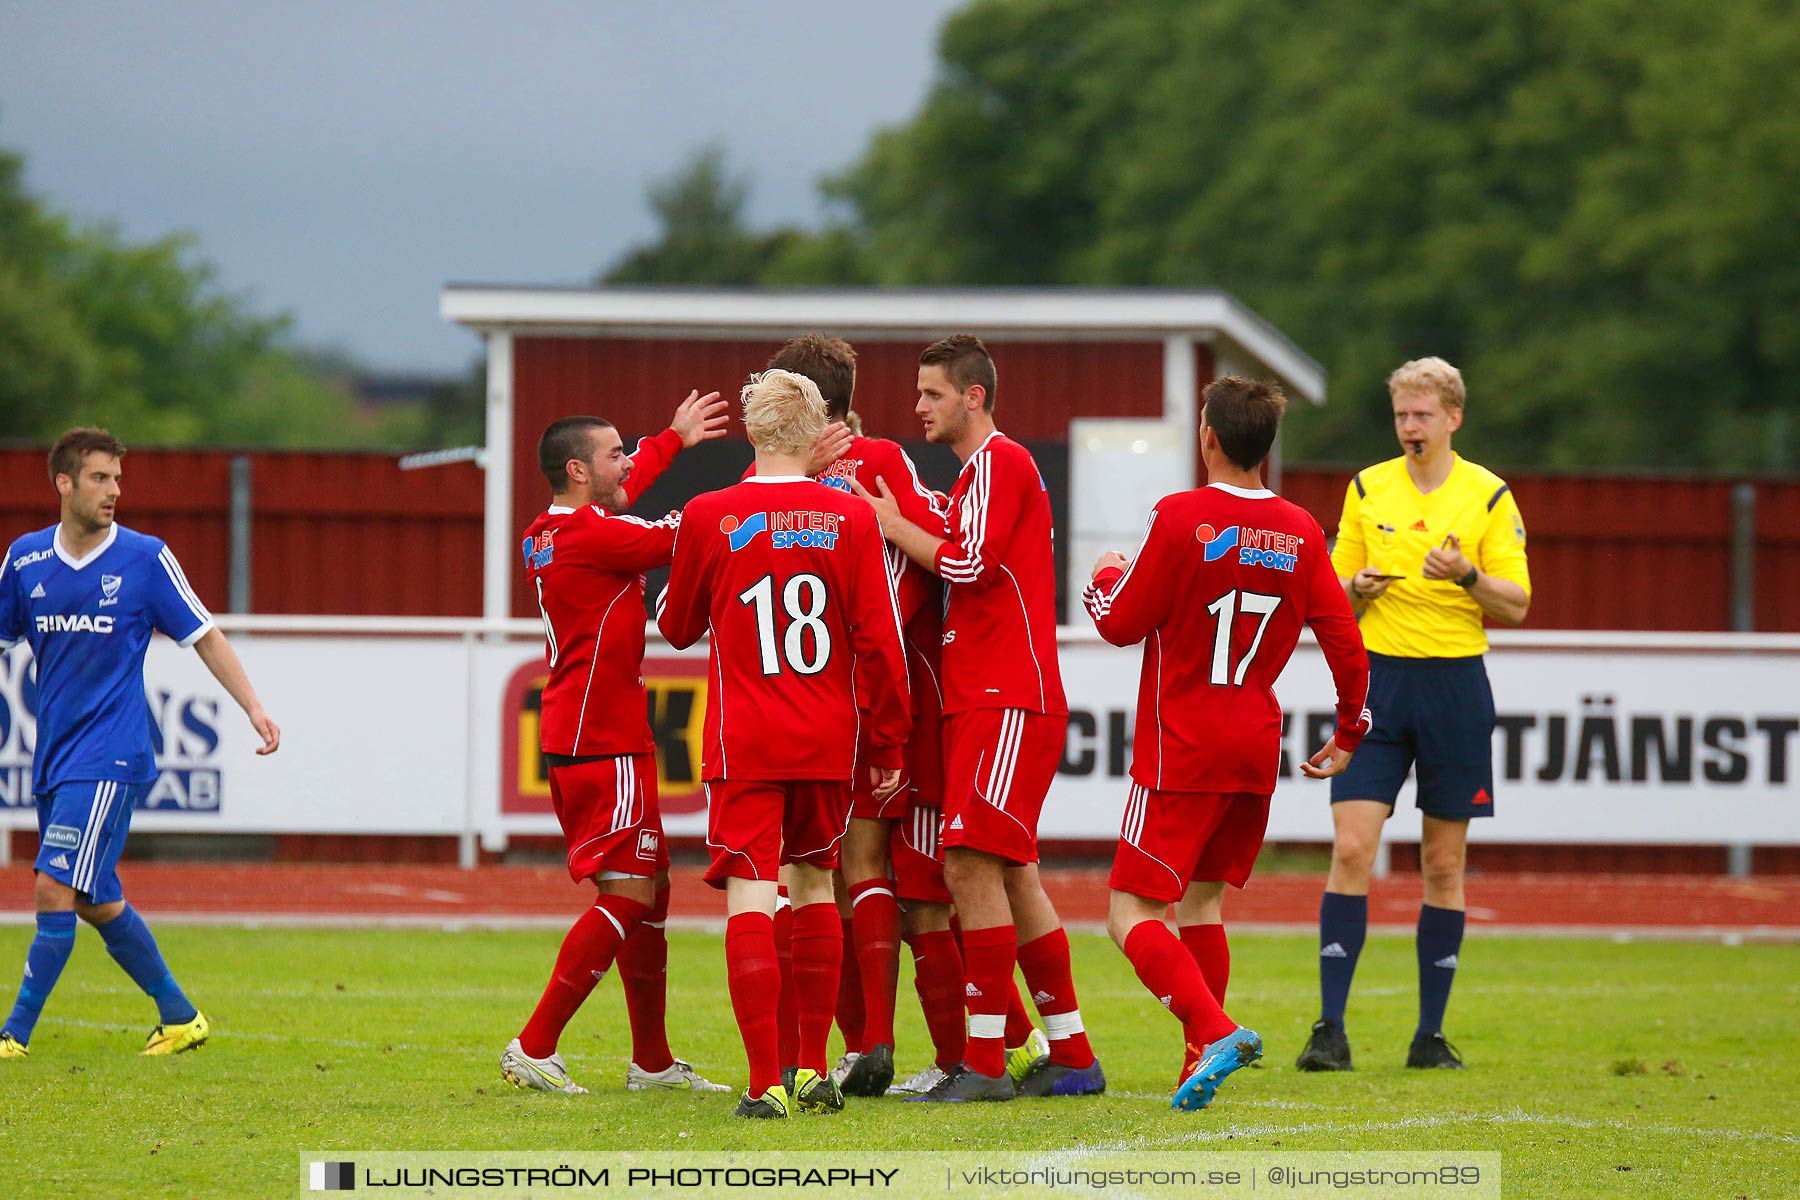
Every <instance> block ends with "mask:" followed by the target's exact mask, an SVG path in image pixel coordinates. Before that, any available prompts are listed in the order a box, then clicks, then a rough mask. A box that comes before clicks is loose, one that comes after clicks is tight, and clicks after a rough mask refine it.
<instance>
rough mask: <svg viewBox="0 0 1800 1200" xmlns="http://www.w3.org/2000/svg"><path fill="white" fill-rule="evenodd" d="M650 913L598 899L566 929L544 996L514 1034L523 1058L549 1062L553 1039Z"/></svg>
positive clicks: (617, 899) (619, 899) (622, 901)
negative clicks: (627, 938)
mask: <svg viewBox="0 0 1800 1200" xmlns="http://www.w3.org/2000/svg"><path fill="white" fill-rule="evenodd" d="M649 911H650V909H649V906H647V905H644V904H640V903H638V902H637V901H636V900H627V899H626V898H625V897H623V896H612V895H603V896H601V897H600V899H599V900H598V901H597V902H596V903H595V905H594V907H592V908H590V909H588V910H587V911H586V912H584V913H582V914H581V917H580V919H579V920H577V921H576V922H575V924H574V925H572V926H570V928H569V932H568V934H567V935H566V936H564V938H563V943H562V949H561V950H559V951H558V952H557V955H556V966H555V968H554V969H553V970H552V971H551V972H550V982H549V983H548V984H546V985H545V987H544V994H543V997H542V998H541V999H539V1000H538V1003H537V1008H536V1009H535V1010H533V1012H532V1014H531V1019H530V1020H529V1021H527V1022H525V1028H524V1030H523V1031H521V1032H520V1034H519V1045H520V1047H521V1048H522V1049H523V1050H524V1051H525V1053H526V1054H529V1055H530V1056H531V1057H532V1058H549V1057H550V1056H551V1055H552V1054H555V1053H556V1043H557V1039H559V1038H561V1037H562V1031H563V1028H564V1027H565V1026H567V1025H568V1023H569V1018H571V1017H573V1016H574V1015H575V1010H576V1009H578V1008H580V1007H581V1002H582V1001H583V1000H586V999H587V998H588V995H589V994H590V993H591V992H592V991H593V990H594V985H595V984H597V983H599V982H600V977H601V976H602V975H604V974H606V971H607V968H609V967H611V966H612V963H613V956H614V955H616V954H617V953H618V952H619V944H620V943H621V942H623V941H624V940H625V936H626V935H627V934H628V933H630V932H631V929H632V926H634V925H636V924H637V923H638V922H639V921H641V920H643V919H644V914H645V913H648V912H649Z"/></svg>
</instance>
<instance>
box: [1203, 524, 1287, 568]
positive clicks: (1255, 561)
mask: <svg viewBox="0 0 1800 1200" xmlns="http://www.w3.org/2000/svg"><path fill="white" fill-rule="evenodd" d="M1194 538H1195V539H1196V540H1197V541H1199V542H1200V544H1201V545H1203V546H1205V547H1206V550H1205V556H1206V561H1207V562H1217V561H1218V560H1219V559H1221V558H1224V557H1225V556H1226V555H1227V554H1230V553H1231V552H1232V551H1233V550H1236V551H1237V552H1238V558H1237V560H1238V565H1240V566H1245V567H1268V568H1270V569H1271V570H1275V571H1292V570H1293V569H1294V567H1295V566H1296V565H1298V564H1299V562H1300V544H1301V542H1302V541H1303V539H1301V538H1299V537H1296V536H1295V535H1293V534H1291V533H1277V532H1276V531H1275V530H1272V529H1245V528H1243V527H1242V526H1238V525H1233V526H1231V527H1230V528H1229V529H1225V530H1222V531H1220V530H1215V529H1213V527H1212V526H1211V525H1201V526H1200V527H1199V528H1197V529H1195V530H1194Z"/></svg>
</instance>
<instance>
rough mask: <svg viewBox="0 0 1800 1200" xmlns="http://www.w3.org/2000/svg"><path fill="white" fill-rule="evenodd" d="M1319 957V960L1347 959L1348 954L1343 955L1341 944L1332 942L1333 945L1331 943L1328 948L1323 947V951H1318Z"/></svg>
mask: <svg viewBox="0 0 1800 1200" xmlns="http://www.w3.org/2000/svg"><path fill="white" fill-rule="evenodd" d="M1319 957H1320V958H1349V957H1350V956H1349V955H1348V954H1345V953H1344V947H1343V946H1342V944H1340V943H1338V942H1333V943H1331V945H1329V946H1327V947H1325V948H1324V949H1323V950H1321V951H1319Z"/></svg>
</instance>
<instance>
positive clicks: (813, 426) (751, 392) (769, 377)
mask: <svg viewBox="0 0 1800 1200" xmlns="http://www.w3.org/2000/svg"><path fill="white" fill-rule="evenodd" d="M740 399H741V400H742V401H743V405H744V431H745V432H746V433H748V434H749V435H750V441H751V444H753V445H754V446H755V447H756V448H757V449H759V450H767V451H768V452H770V453H771V454H783V455H788V456H790V457H794V458H805V457H806V455H807V452H808V451H810V450H811V449H812V444H813V442H814V441H815V440H817V438H818V436H819V435H820V434H821V433H823V432H824V431H825V398H824V397H823V396H821V395H819V387H818V385H817V384H815V383H814V382H813V381H812V380H810V379H808V378H807V377H806V376H804V375H797V374H795V373H794V372H792V371H783V370H781V369H779V368H776V369H773V370H768V371H764V372H763V373H762V374H760V375H752V376H751V377H750V382H749V383H746V384H745V385H744V390H743V392H742V394H741V396H740Z"/></svg>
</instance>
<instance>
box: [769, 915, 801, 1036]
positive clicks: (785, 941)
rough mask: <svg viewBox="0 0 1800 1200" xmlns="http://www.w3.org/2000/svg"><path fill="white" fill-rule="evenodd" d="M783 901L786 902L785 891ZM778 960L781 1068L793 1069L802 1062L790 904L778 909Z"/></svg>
mask: <svg viewBox="0 0 1800 1200" xmlns="http://www.w3.org/2000/svg"><path fill="white" fill-rule="evenodd" d="M781 898H782V899H783V900H785V899H787V889H786V888H782V889H781ZM775 958H776V960H777V962H779V964H780V966H781V998H780V999H779V1000H778V1001H777V1002H776V1007H775V1021H776V1030H777V1033H778V1044H779V1047H780V1053H781V1065H782V1066H784V1067H791V1066H795V1065H797V1064H798V1063H799V1061H800V1010H799V1009H798V1008H797V1007H796V1006H795V1002H794V909H793V906H792V905H789V904H778V905H776V906H775Z"/></svg>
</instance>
